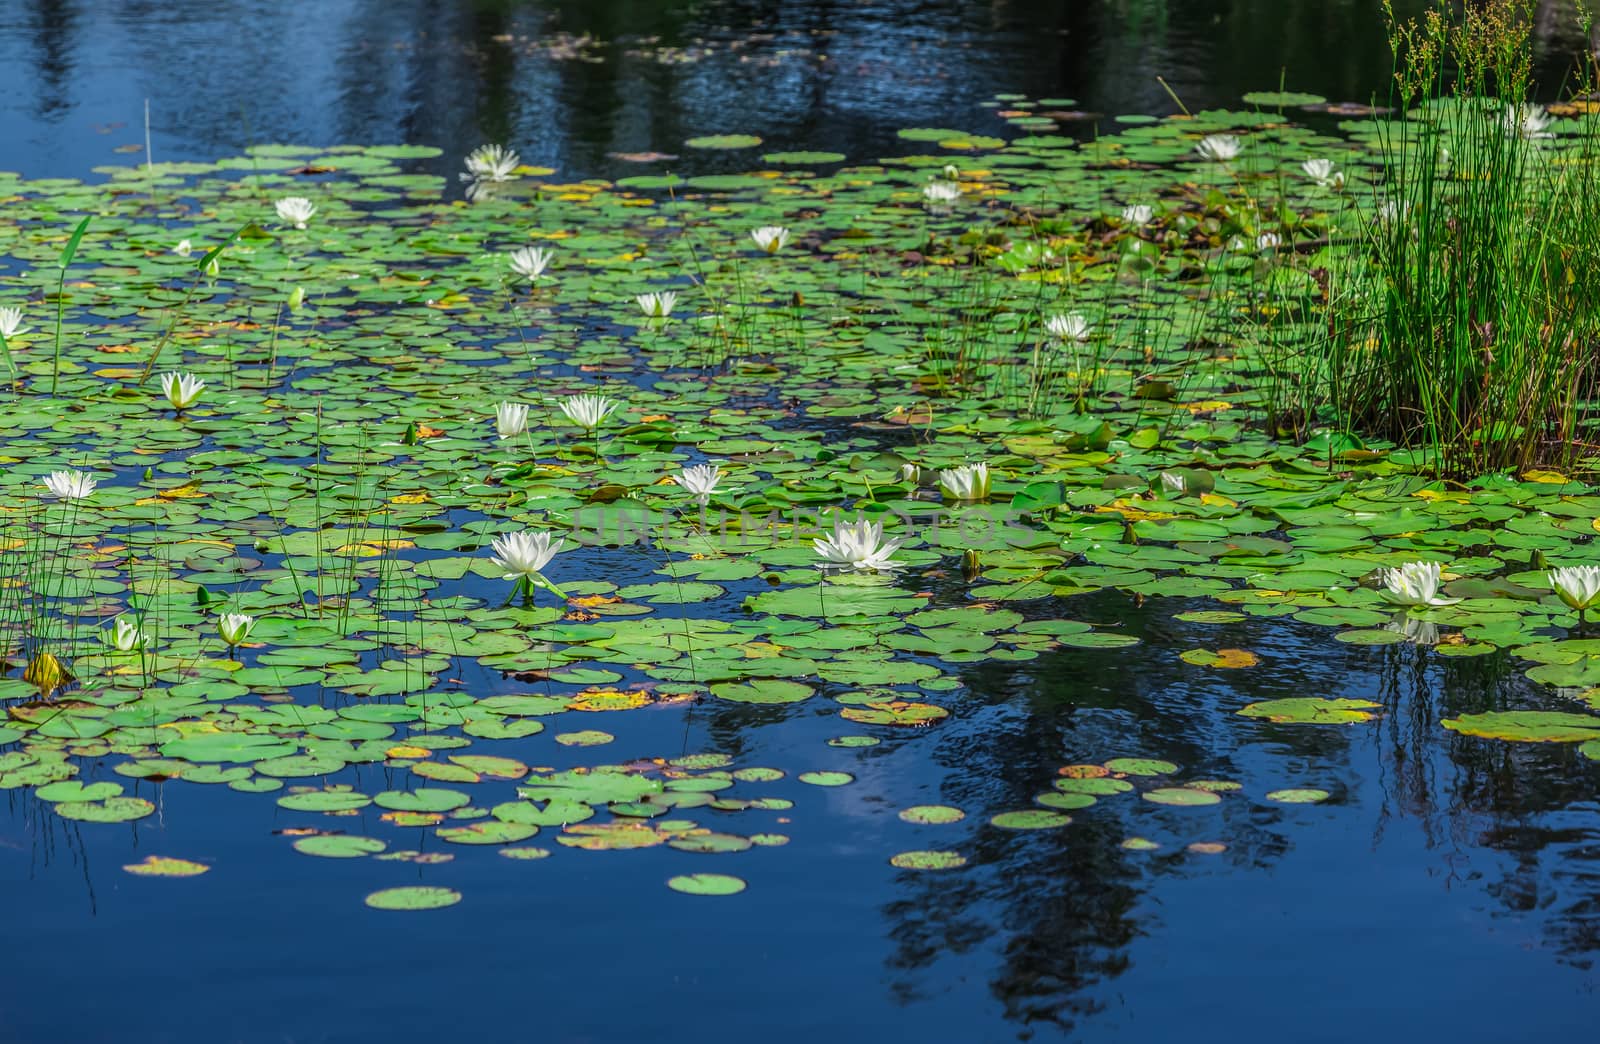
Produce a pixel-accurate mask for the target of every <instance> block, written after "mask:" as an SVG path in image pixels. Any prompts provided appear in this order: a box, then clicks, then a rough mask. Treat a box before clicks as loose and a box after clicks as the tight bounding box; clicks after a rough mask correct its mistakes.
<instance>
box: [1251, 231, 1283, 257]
mask: <svg viewBox="0 0 1600 1044" xmlns="http://www.w3.org/2000/svg"><path fill="white" fill-rule="evenodd" d="M1282 245H1283V239H1282V238H1281V237H1280V236H1279V235H1278V233H1276V232H1263V233H1261V234H1260V235H1259V236H1257V237H1256V249H1257V250H1259V251H1261V252H1262V253H1265V252H1266V251H1268V250H1276V249H1278V247H1280V246H1282Z"/></svg>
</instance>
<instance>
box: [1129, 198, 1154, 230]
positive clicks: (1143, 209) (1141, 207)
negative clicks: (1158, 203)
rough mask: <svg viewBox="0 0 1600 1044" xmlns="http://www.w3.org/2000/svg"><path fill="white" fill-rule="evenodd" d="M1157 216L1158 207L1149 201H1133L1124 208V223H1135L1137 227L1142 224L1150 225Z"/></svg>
mask: <svg viewBox="0 0 1600 1044" xmlns="http://www.w3.org/2000/svg"><path fill="white" fill-rule="evenodd" d="M1155 216H1156V208H1155V207H1152V206H1150V205H1149V204H1148V203H1131V204H1129V205H1128V206H1125V207H1123V208H1122V221H1123V224H1127V225H1133V226H1134V227H1136V228H1137V227H1139V226H1141V225H1148V224H1149V223H1150V222H1151V221H1152V220H1154V219H1155Z"/></svg>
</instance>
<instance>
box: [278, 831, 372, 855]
mask: <svg viewBox="0 0 1600 1044" xmlns="http://www.w3.org/2000/svg"><path fill="white" fill-rule="evenodd" d="M388 847H389V846H388V845H387V844H385V843H384V842H382V841H380V840H378V839H377V838H375V837H357V836H355V835H353V834H313V835H311V836H310V837H302V838H298V839H296V840H295V843H294V850H295V851H296V852H304V853H305V854H306V855H314V856H325V857H327V858H330V859H356V858H359V857H361V856H368V855H374V854H376V853H378V852H382V851H383V850H384V849H385V848H388Z"/></svg>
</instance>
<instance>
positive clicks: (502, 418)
mask: <svg viewBox="0 0 1600 1044" xmlns="http://www.w3.org/2000/svg"><path fill="white" fill-rule="evenodd" d="M494 430H495V434H497V435H499V436H500V438H501V439H502V440H505V439H511V438H515V437H516V436H518V435H521V434H522V433H523V432H525V431H527V430H528V407H527V406H525V405H523V404H522V403H520V402H502V403H500V404H499V405H498V406H496V407H495V408H494Z"/></svg>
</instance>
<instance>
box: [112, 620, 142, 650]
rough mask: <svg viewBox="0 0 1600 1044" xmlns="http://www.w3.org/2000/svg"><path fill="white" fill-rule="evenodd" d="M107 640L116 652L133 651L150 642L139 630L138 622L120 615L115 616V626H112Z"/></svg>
mask: <svg viewBox="0 0 1600 1044" xmlns="http://www.w3.org/2000/svg"><path fill="white" fill-rule="evenodd" d="M107 640H108V641H109V642H110V643H111V647H112V648H113V649H115V650H117V652H133V651H134V650H135V649H143V648H144V647H146V646H147V645H149V644H150V637H149V636H148V635H146V634H145V633H144V632H143V631H141V630H139V625H138V624H136V623H134V622H133V621H132V620H129V619H127V618H126V617H121V616H119V617H117V622H116V626H115V627H113V628H112V630H111V634H110V635H108V636H107Z"/></svg>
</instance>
